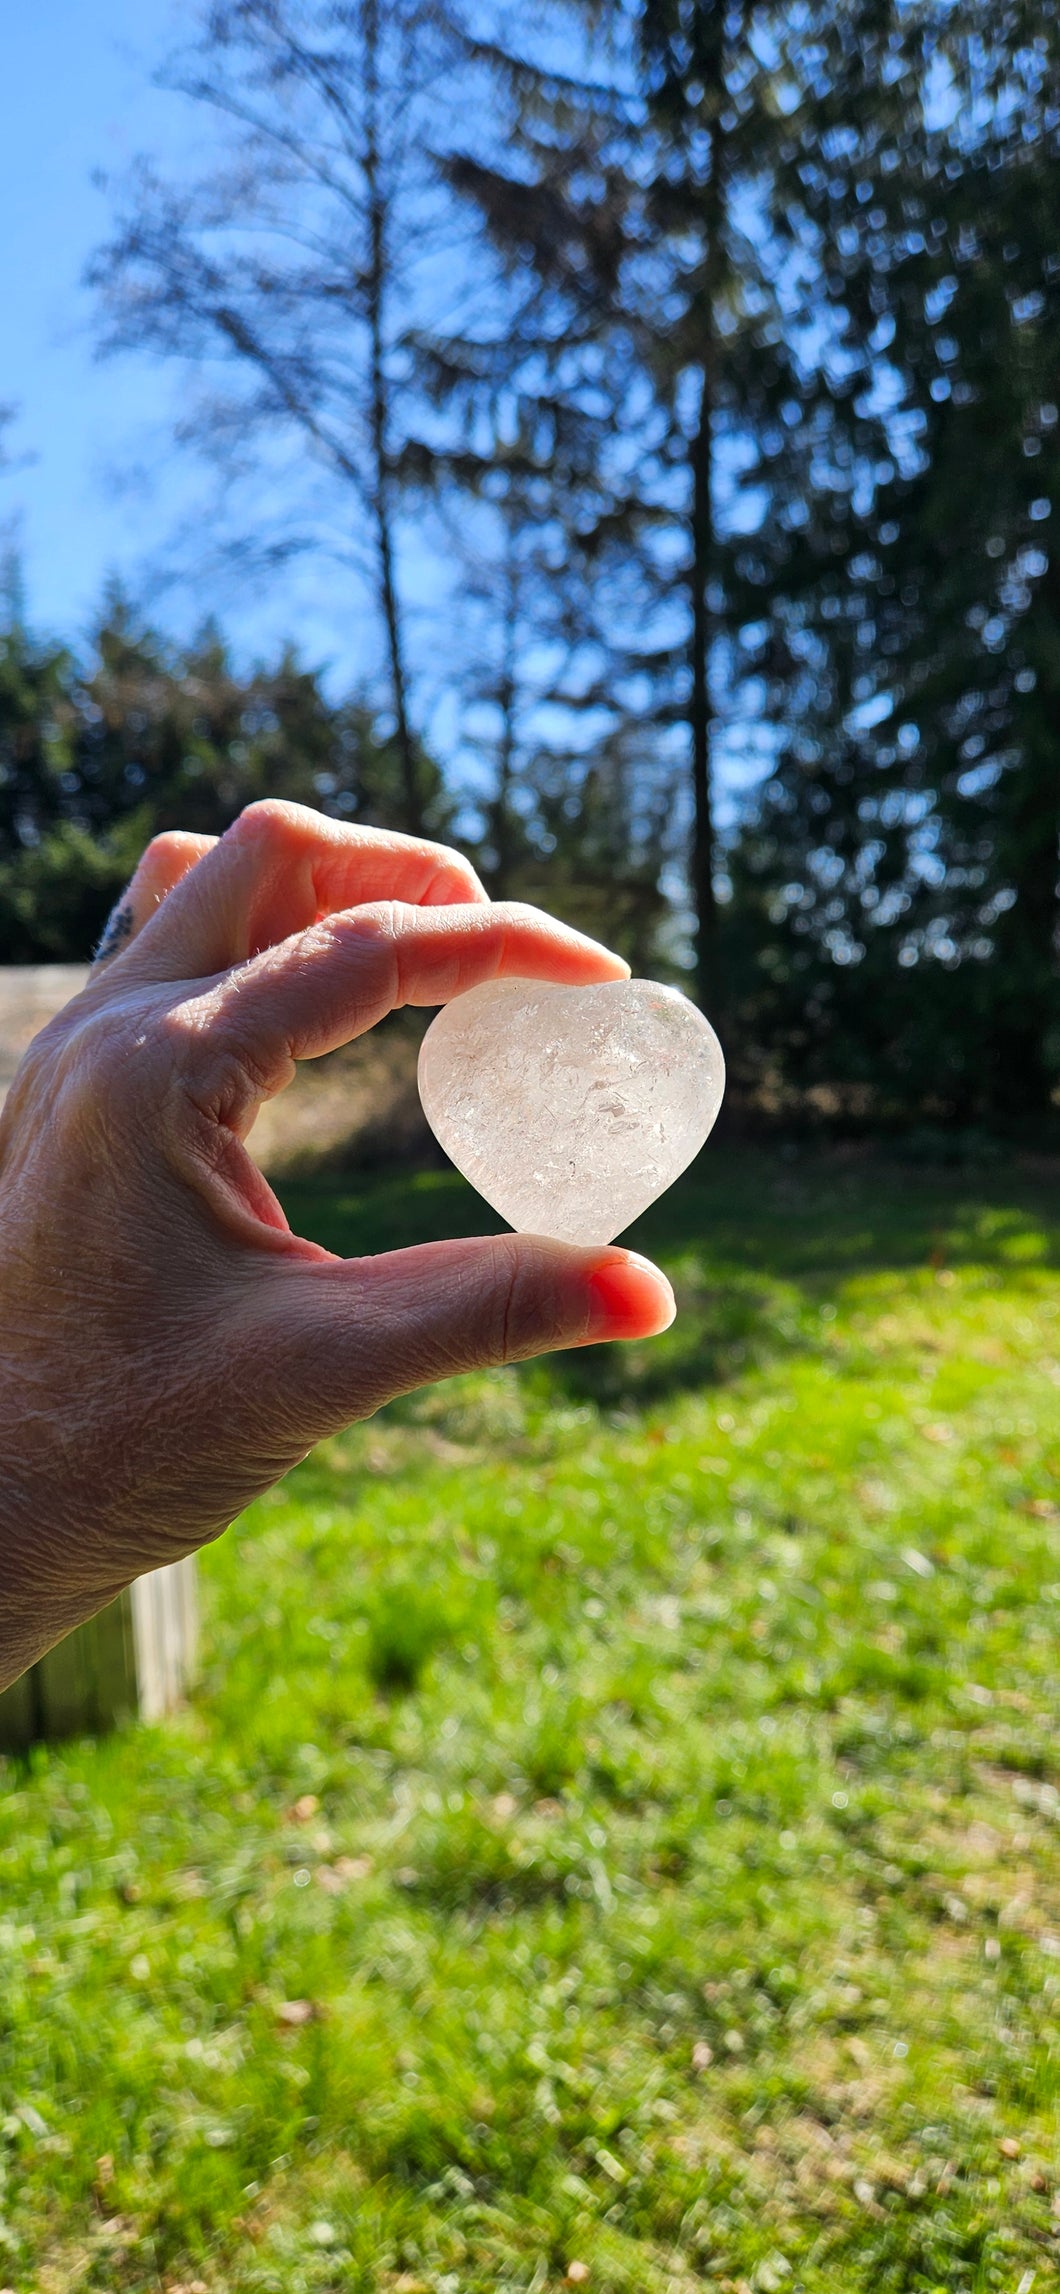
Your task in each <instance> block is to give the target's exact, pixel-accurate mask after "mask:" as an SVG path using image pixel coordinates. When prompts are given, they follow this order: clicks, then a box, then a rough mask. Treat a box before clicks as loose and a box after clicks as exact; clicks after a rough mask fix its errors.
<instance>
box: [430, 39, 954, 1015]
mask: <svg viewBox="0 0 1060 2294" xmlns="http://www.w3.org/2000/svg"><path fill="white" fill-rule="evenodd" d="M906 14H908V11H903V10H902V9H901V8H899V7H897V6H895V7H892V6H889V5H886V4H884V0H852V4H851V5H850V6H848V7H846V8H845V9H843V10H841V11H837V10H835V9H834V8H831V7H829V6H824V5H816V4H814V5H807V6H806V7H804V8H802V9H800V10H798V11H792V10H791V9H789V8H786V7H784V6H780V5H778V6H776V7H771V6H767V7H765V8H763V7H761V6H751V5H750V4H749V0H748V4H746V5H745V4H743V0H612V4H611V5H609V6H606V7H589V6H584V5H579V4H578V0H567V4H563V0H556V4H555V5H552V6H550V7H548V8H546V9H545V10H544V11H543V17H544V23H545V26H546V28H550V30H551V33H552V40H551V45H549V44H548V42H547V41H546V42H541V41H539V43H538V45H537V48H536V50H535V49H534V47H533V46H532V44H531V43H530V42H529V41H528V42H527V44H526V45H525V46H523V47H521V48H520V49H519V50H518V51H517V52H516V51H514V50H513V49H512V48H511V46H510V45H509V46H507V47H505V46H504V45H503V43H502V42H501V41H497V42H495V43H494V44H493V45H492V46H489V47H487V48H486V49H484V51H483V52H484V53H485V54H486V55H487V57H488V60H489V62H490V64H491V67H492V69H493V72H494V75H495V79H496V82H497V85H498V87H499V88H500V90H501V91H502V96H503V115H504V116H503V134H498V136H497V139H496V145H495V148H494V151H493V153H492V154H491V156H490V157H489V159H488V160H483V158H482V157H481V156H480V155H478V154H476V153H472V152H465V153H463V154H461V155H460V156H458V157H455V158H453V159H451V160H450V161H448V163H447V173H448V176H449V180H450V181H451V183H452V184H453V185H454V187H455V188H456V189H458V190H459V191H460V192H462V194H463V195H464V196H465V198H467V199H468V200H469V201H471V202H472V203H473V205H474V207H475V209H476V211H477V212H478V214H479V216H480V218H481V225H482V230H483V234H484V238H485V241H486V243H487V244H488V245H489V247H490V248H491V250H492V253H493V256H494V260H495V264H496V269H497V274H498V285H499V294H498V311H499V314H500V315H499V316H498V317H497V319H496V322H495V323H494V325H493V326H492V328H490V327H488V326H487V327H486V328H484V329H481V330H480V331H479V333H478V334H477V335H473V334H472V335H469V334H468V333H467V332H466V331H465V333H464V334H463V336H461V337H460V338H459V339H457V338H456V337H452V338H450V339H448V340H446V341H445V342H443V343H439V344H437V345H434V346H432V347H433V353H434V356H435V359H436V374H437V384H436V387H437V388H438V389H439V390H442V389H445V390H447V392H448V399H447V403H448V404H449V406H450V407H455V408H457V409H459V410H460V411H461V412H462V413H463V415H464V417H465V425H466V437H467V439H468V441H470V440H472V439H473V438H475V437H479V438H481V436H482V432H483V425H484V424H492V434H493V438H494V442H495V445H496V446H499V445H500V444H501V443H502V442H503V440H504V438H505V436H506V432H507V433H510V430H511V426H512V424H513V423H514V422H516V421H518V423H519V424H520V425H521V426H522V428H523V429H524V430H529V431H531V432H532V433H533V434H534V435H535V438H537V439H538V440H539V441H541V442H542V443H541V444H540V445H539V452H540V453H541V454H542V455H543V456H545V457H546V458H547V457H551V459H552V461H553V464H554V467H555V472H556V487H557V496H558V494H559V492H560V491H562V495H563V499H564V501H565V504H566V512H565V515H566V530H567V533H568V536H569V539H570V543H571V548H572V550H576V551H580V552H581V555H582V559H583V563H584V566H585V569H586V571H587V573H590V574H591V575H592V576H593V578H595V579H597V580H599V579H603V578H607V577H610V578H612V579H613V580H616V581H617V577H618V574H619V573H620V574H621V578H622V581H623V582H624V585H625V595H624V599H623V606H624V614H625V622H624V629H623V628H622V625H616V624H614V623H613V624H612V632H613V634H612V639H611V643H610V647H609V675H610V678H611V682H612V688H613V690H615V691H616V693H617V692H619V691H621V692H622V693H623V695H624V706H625V707H626V709H627V710H629V709H637V708H638V707H639V709H640V711H641V713H642V715H644V714H646V715H647V716H648V717H649V718H650V720H651V721H652V722H654V723H655V724H661V723H662V722H663V721H669V722H670V723H671V724H674V725H677V724H678V723H680V724H681V725H682V726H683V728H684V732H685V737H686V740H687V759H688V782H687V785H688V790H689V800H690V801H689V807H688V810H689V813H690V816H691V818H690V831H691V833H690V865H689V874H690V880H691V888H692V895H693V904H694V907H695V910H696V917H697V924H698V969H699V980H700V988H701V992H702V993H704V994H707V993H708V992H709V994H710V999H711V1001H712V1002H713V1003H714V1004H716V1003H717V1000H718V995H719V992H720V985H721V981H720V974H721V969H722V963H721V957H722V949H721V943H720V935H719V914H718V883H719V876H720V873H721V869H720V855H719V851H718V841H717V821H716V817H715V793H716V783H717V779H718V774H719V768H720V767H721V766H722V765H724V764H728V763H730V762H731V761H732V760H733V758H734V756H736V755H737V754H738V753H739V752H740V751H741V750H744V751H746V749H747V748H748V747H749V746H750V744H751V742H752V740H753V738H754V737H755V733H756V731H757V732H758V734H759V735H760V733H761V729H762V727H763V726H764V725H767V724H769V722H770V721H772V722H773V723H774V725H777V726H779V725H780V724H781V723H782V722H783V721H784V719H785V717H786V715H787V711H788V708H789V705H790V700H791V694H792V691H793V689H794V687H795V686H796V685H797V684H798V683H799V682H800V680H803V681H804V679H805V661H804V659H803V658H802V657H801V655H800V651H799V645H800V643H801V638H800V634H799V601H800V600H802V599H803V598H804V597H805V595H806V592H807V590H808V588H810V587H811V586H812V584H813V582H814V580H815V579H816V580H819V578H820V570H821V567H822V565H825V566H827V567H828V568H829V569H830V570H831V569H832V568H834V566H835V562H836V549H837V545H838V546H840V547H842V546H843V539H844V535H845V534H847V533H848V532H849V523H850V513H851V506H852V500H853V495H854V492H855V488H856V484H857V473H858V471H859V470H863V469H864V467H865V465H866V462H867V460H868V459H869V458H870V457H871V456H872V455H873V454H878V451H879V440H880V432H881V424H880V420H879V418H878V415H877V414H876V413H875V412H874V411H873V410H872V409H871V408H870V407H869V406H868V405H864V404H863V405H861V406H860V407H859V406H858V405H857V404H856V389H855V384H856V382H857V380H858V378H859V376H860V375H861V374H862V373H863V372H864V369H865V365H866V349H865V345H864V343H863V342H862V341H859V340H855V339H854V338H855V337H856V336H857V335H858V330H859V326H860V325H861V314H859V313H856V312H853V311H851V310H849V309H846V310H843V309H840V308H838V307H832V304H831V302H830V290H829V286H828V279H829V269H830V265H831V262H832V255H833V249H834V236H835V234H834V228H833V224H832V221H831V219H830V217H829V215H828V208H827V196H826V192H825V195H824V196H822V183H823V184H824V186H826V185H827V179H828V167H829V153H830V151H831V150H832V149H833V148H834V149H836V150H838V151H840V152H843V153H847V152H849V151H850V150H852V149H858V150H863V149H864V147H865V144H866V141H867V140H869V139H871V138H872V137H873V136H874V135H875V136H876V137H877V138H878V137H879V135H880V134H881V132H882V127H883V125H884V124H885V123H886V122H887V121H889V120H893V115H894V113H895V111H896V110H897V109H899V108H900V105H901V101H902V97H901V94H900V92H899V91H896V87H895V78H894V74H893V72H891V71H890V69H889V67H890V65H891V64H893V62H894V55H893V53H892V49H893V47H894V44H895V42H897V46H898V50H899V51H900V52H901V51H902V50H903V49H904V48H905V47H906V46H907V45H908V44H909V42H910V41H911V40H912V38H913V33H912V31H911V30H909V31H907V30H905V29H903V28H902V24H901V19H902V18H903V15H906ZM896 26H897V27H898V29H897V31H896ZM564 31H565V34H566V36H565V38H564V36H563V35H564ZM557 55H560V56H561V57H562V68H561V66H560V65H559V64H557V61H556V58H557ZM579 58H580V65H579ZM871 324H874V321H873V322H871V323H870V331H871ZM863 331H864V330H863V329H862V332H863ZM480 451H484V450H483V449H480ZM630 632H633V633H634V634H633V635H630ZM793 639H794V644H795V650H794V651H793V650H792V641H793ZM638 695H639V696H640V698H639V702H638V699H637V696H638ZM646 695H650V700H649V701H647V703H646V700H645V696H646Z"/></svg>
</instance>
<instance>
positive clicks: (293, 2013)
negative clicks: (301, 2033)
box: [276, 1999, 324, 2031]
mask: <svg viewBox="0 0 1060 2294" xmlns="http://www.w3.org/2000/svg"><path fill="white" fill-rule="evenodd" d="M323 2012H324V2010H323V2008H322V2007H320V2006H318V2004H317V2001H316V2000H315V1999H281V2000H280V2002H279V2005H278V2007H277V2009H276V2021H277V2023H282V2024H285V2025H286V2027H287V2029H288V2030H290V2031H298V2030H300V2029H301V2026H302V2024H303V2023H315V2022H317V2021H318V2020H319V2018H320V2017H321V2016H322V2014H323Z"/></svg>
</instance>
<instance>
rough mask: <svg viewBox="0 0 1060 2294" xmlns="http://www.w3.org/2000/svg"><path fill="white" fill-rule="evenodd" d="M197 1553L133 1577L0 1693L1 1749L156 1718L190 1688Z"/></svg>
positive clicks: (196, 1622) (20, 1748)
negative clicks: (130, 1720) (124, 1588)
mask: <svg viewBox="0 0 1060 2294" xmlns="http://www.w3.org/2000/svg"><path fill="white" fill-rule="evenodd" d="M196 1596H197V1580H196V1570H195V1556H194V1554H189V1556H188V1558H187V1560H186V1561H175V1562H172V1563H170V1564H169V1566H168V1567H167V1568H165V1569H154V1570H152V1571H151V1573H150V1575H149V1576H147V1577H138V1578H137V1580H136V1583H135V1584H134V1585H130V1586H129V1588H128V1590H127V1591H126V1592H125V1593H122V1594H119V1596H118V1599H117V1600H116V1601H111V1602H110V1603H109V1604H108V1606H107V1608H106V1609H101V1610H100V1611H99V1614H98V1616H96V1617H90V1618H89V1620H88V1623H87V1624H86V1625H79V1626H78V1628H77V1631H76V1632H74V1633H69V1634H68V1635H67V1637H66V1640H65V1641H60V1642H58V1643H57V1645H56V1647H55V1648H54V1649H49V1650H48V1652H47V1655H46V1656H43V1657H41V1658H40V1659H39V1661H38V1663H37V1664H35V1665H31V1666H30V1669H29V1672H28V1673H24V1674H23V1676H22V1679H21V1680H19V1681H14V1682H13V1683H12V1685H11V1687H10V1688H9V1689H5V1690H4V1691H3V1693H2V1695H0V1751H2V1752H21V1751H24V1750H25V1749H26V1747H27V1745H30V1744H35V1743H39V1742H40V1741H42V1740H44V1739H49V1738H58V1737H64V1736H98V1735H101V1734H102V1733H103V1731H104V1730H105V1729H108V1728H113V1726H114V1724H115V1722H116V1721H119V1720H121V1719H123V1718H126V1717H128V1716H129V1715H135V1714H138V1715H139V1716H140V1718H141V1719H142V1720H161V1719H162V1717H163V1716H164V1714H166V1713H168V1712H172V1710H173V1707H174V1706H175V1705H177V1704H179V1702H180V1700H181V1697H182V1696H183V1695H184V1693H185V1691H186V1690H187V1689H188V1688H189V1687H190V1685H191V1682H192V1680H193V1679H194V1675H195V1664H196V1657H197V1652H198V1633H199V1619H198V1601H197V1597H196Z"/></svg>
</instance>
